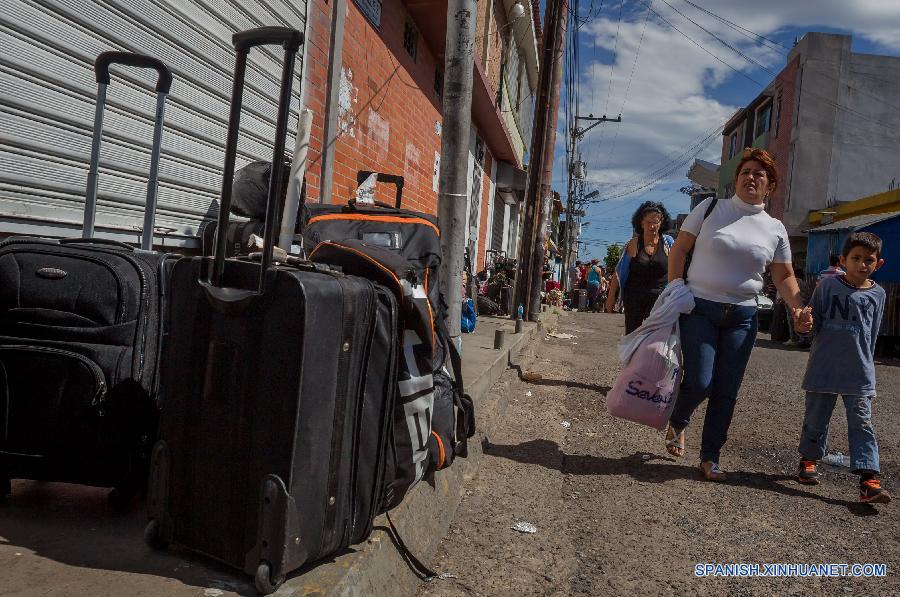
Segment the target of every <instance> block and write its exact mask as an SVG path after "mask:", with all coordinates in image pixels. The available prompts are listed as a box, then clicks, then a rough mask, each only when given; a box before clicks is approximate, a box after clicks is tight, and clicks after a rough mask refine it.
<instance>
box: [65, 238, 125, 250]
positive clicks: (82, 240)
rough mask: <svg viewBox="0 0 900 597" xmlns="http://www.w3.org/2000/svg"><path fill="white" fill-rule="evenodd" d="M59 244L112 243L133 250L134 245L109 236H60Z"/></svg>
mask: <svg viewBox="0 0 900 597" xmlns="http://www.w3.org/2000/svg"><path fill="white" fill-rule="evenodd" d="M59 244H61V245H112V246H114V247H117V248H120V249H128V250H129V251H134V247H132V246H131V245H129V244H128V243H123V242H122V241H118V240H113V239H111V238H61V239H59Z"/></svg>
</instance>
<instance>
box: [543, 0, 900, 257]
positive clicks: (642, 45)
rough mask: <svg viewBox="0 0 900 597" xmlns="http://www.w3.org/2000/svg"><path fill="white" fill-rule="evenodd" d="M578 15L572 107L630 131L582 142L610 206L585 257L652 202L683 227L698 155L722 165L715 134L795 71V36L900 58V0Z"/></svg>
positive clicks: (796, 1)
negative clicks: (837, 36) (835, 39)
mask: <svg viewBox="0 0 900 597" xmlns="http://www.w3.org/2000/svg"><path fill="white" fill-rule="evenodd" d="M541 4H542V7H541V8H542V14H544V13H543V10H544V6H543V5H544V2H543V1H542V2H541ZM692 4H693V5H692ZM694 5H695V6H694ZM576 6H577V10H578V16H579V19H578V23H577V25H578V30H577V31H578V35H577V39H578V60H577V63H575V62H573V63H572V64H577V73H578V93H577V97H578V104H577V109H575V107H574V102H572V104H571V105H573V108H572V110H573V111H574V112H575V113H577V114H578V115H579V116H587V115H589V114H593V115H594V116H601V115H603V114H605V115H607V116H609V117H616V116H618V115H619V114H621V115H622V122H621V123H602V124H600V125H598V126H597V127H595V128H593V129H592V130H590V131H588V132H587V133H585V135H584V137H583V138H582V140H581V141H580V142H579V146H578V148H579V151H580V152H581V156H582V160H583V161H584V162H586V164H587V189H588V190H594V189H596V190H599V191H600V195H599V197H598V198H603V199H604V200H603V201H600V202H598V203H595V204H591V205H589V206H588V207H587V210H586V211H587V213H586V215H585V217H584V218H583V222H585V226H584V228H583V230H582V235H581V240H583V241H585V243H586V244H585V245H584V249H583V250H582V253H581V255H582V256H586V257H599V258H602V257H603V256H604V255H605V254H606V249H607V245H608V244H610V243H616V242H618V243H621V242H624V241H626V240H628V238H629V237H630V236H631V228H630V219H631V214H632V213H633V212H634V210H635V208H636V207H637V206H638V205H640V203H641V202H642V201H646V200H648V199H652V200H654V201H661V202H663V203H664V204H665V205H666V207H667V208H668V210H669V212H670V213H671V214H672V217H673V218H675V217H676V215H677V214H679V213H685V212H687V211H688V208H689V203H690V199H689V197H688V196H687V195H685V194H682V193H681V192H679V188H681V187H683V186H686V185H688V184H689V181H688V179H687V177H686V173H687V171H688V168H689V167H690V166H691V164H693V158H694V157H698V158H700V159H705V160H708V161H711V162H713V163H719V161H720V156H721V151H722V136H721V134H719V133H716V129H717V128H718V127H720V126H721V125H723V124H724V123H725V122H726V121H727V120H728V119H729V118H730V117H731V116H732V115H733V114H734V113H735V112H736V111H737V110H738V109H739V108H741V107H743V106H745V105H746V104H748V103H749V102H750V101H752V100H753V99H754V98H755V97H756V96H757V95H759V93H760V92H761V91H762V90H763V89H764V88H765V86H766V85H768V83H769V82H771V80H772V79H773V78H774V75H773V74H772V73H776V74H777V73H778V72H779V71H780V70H781V69H782V68H784V66H785V64H786V59H787V53H788V52H789V51H790V48H791V47H792V46H793V44H794V41H795V39H800V38H801V37H803V35H804V34H805V33H807V32H808V31H822V32H829V33H842V34H848V35H851V36H852V46H851V47H852V51H854V52H859V53H865V54H884V55H891V56H900V0H755V1H754V2H737V1H734V0H652V1H651V0H624V1H620V0H578V4H577V5H576V4H575V0H570V8H573V9H574V8H575V7H576ZM648 6H649V10H648ZM701 8H702V9H706V11H709V12H711V13H713V15H717V16H718V17H721V18H722V19H725V20H727V21H730V22H731V23H733V24H734V25H736V27H733V26H730V25H728V24H726V23H725V22H723V20H720V19H717V18H715V16H713V15H710V14H708V13H706V12H703V10H701ZM677 11H680V13H682V14H679V12H677ZM689 19H690V20H689ZM691 20H693V21H695V22H696V23H693V22H691ZM666 21H667V22H666ZM575 24H576V23H574V22H573V19H572V17H571V16H570V20H569V25H570V26H574V25H575ZM701 27H702V28H705V29H706V30H708V32H707V31H704V30H703V29H702V28H701ZM675 28H677V29H678V30H680V31H681V33H679V32H678V31H676V30H675ZM753 34H759V35H761V36H764V37H766V38H768V39H769V40H771V42H763V41H761V40H759V38H757V37H755V36H754V35H753ZM714 35H715V36H717V37H719V38H721V39H722V40H723V41H725V42H727V43H728V44H730V45H731V46H733V47H734V48H736V50H738V51H740V52H741V53H743V54H744V55H745V56H746V57H747V58H744V57H742V56H741V55H739V54H738V53H737V52H736V51H735V50H733V49H730V48H728V47H727V46H726V45H724V44H723V43H722V42H720V41H718V40H717V39H715V37H714ZM688 37H689V38H691V39H692V40H693V41H691V40H689V39H688ZM750 59H752V60H753V61H755V62H756V63H758V64H754V63H753V62H751V60H750ZM760 65H762V66H760ZM767 71H769V72H767ZM572 90H574V86H572ZM567 97H568V98H570V99H571V98H573V97H574V94H570V93H569V89H568V88H567V87H566V86H565V85H564V86H563V88H562V89H561V97H560V114H559V121H558V129H557V138H556V139H557V142H556V147H555V150H554V160H555V167H554V173H553V188H554V190H556V191H559V192H560V194H561V195H562V196H563V197H565V195H566V167H565V155H566V151H565V143H566V105H567ZM898 109H900V108H898ZM898 120H900V114H898ZM588 124H589V123H586V122H581V123H580V126H582V127H585V126H587V125H588ZM711 133H713V134H712V135H711V136H710V134H711ZM704 139H705V141H704ZM630 191H633V192H630Z"/></svg>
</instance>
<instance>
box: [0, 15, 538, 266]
mask: <svg viewBox="0 0 900 597" xmlns="http://www.w3.org/2000/svg"><path fill="white" fill-rule="evenodd" d="M338 6H340V7H343V8H342V10H336V8H337V7H338ZM477 7H478V14H477V15H476V24H477V31H476V43H475V53H476V58H475V64H474V71H475V72H474V85H473V93H472V129H471V134H470V139H471V140H470V151H469V157H468V164H467V168H468V180H469V181H470V182H469V192H468V195H469V198H468V201H467V210H468V222H469V227H468V231H467V243H468V246H469V248H470V252H471V254H472V255H473V259H472V261H473V267H474V268H475V269H476V270H477V269H480V268H481V267H483V266H484V263H485V260H486V259H487V257H488V255H489V249H491V248H494V249H495V250H498V251H499V250H503V251H507V252H509V253H512V254H514V253H515V248H516V240H515V239H517V238H518V212H519V211H520V210H519V203H520V201H521V199H522V197H523V194H524V175H523V166H524V162H525V161H526V147H527V145H528V143H529V142H530V132H531V114H532V111H533V108H532V106H533V105H534V98H533V91H534V88H535V86H536V85H537V68H538V65H537V57H538V50H537V46H538V43H539V39H540V27H539V16H538V8H537V4H536V3H532V2H530V1H529V0H515V1H513V0H510V1H507V0H480V1H479V2H478V4H477ZM267 25H285V26H290V27H294V28H296V29H299V30H301V31H304V33H305V43H304V46H303V49H302V53H301V54H299V55H298V57H297V63H296V68H295V75H294V85H293V94H292V102H291V114H290V117H289V131H288V140H287V147H286V151H287V152H288V153H293V149H294V138H295V135H296V127H297V122H298V114H299V110H300V109H301V108H303V107H307V108H309V109H310V110H312V112H313V122H312V129H311V139H310V146H309V153H308V167H307V169H306V182H307V185H306V193H307V194H306V197H307V201H320V200H322V201H327V202H335V203H340V202H344V201H347V200H348V199H350V198H352V197H354V196H355V193H356V187H357V172H359V171H362V170H369V171H375V172H384V173H388V174H399V175H402V176H403V177H404V182H405V184H404V192H403V206H404V207H407V208H410V209H415V210H420V211H424V212H428V213H433V214H436V213H437V196H438V186H437V184H438V173H439V170H440V151H441V132H442V125H443V119H442V115H441V108H442V93H443V66H444V52H445V46H446V34H447V2H446V1H441V0H437V1H432V0H344V1H341V2H339V1H338V0H328V1H326V0H241V1H238V0H216V1H215V2H199V1H196V0H193V1H187V2H175V1H173V0H161V1H160V2H154V3H152V4H148V5H147V6H146V7H144V9H140V8H139V7H136V5H135V3H134V2H131V1H129V0H111V1H104V2H101V1H100V0H82V1H78V2H76V1H74V0H62V1H60V2H54V3H52V5H51V6H50V7H49V8H48V7H45V6H43V3H37V2H34V1H32V0H13V1H12V4H11V6H10V7H9V8H8V10H6V9H5V12H4V19H3V20H2V22H0V43H2V45H3V47H4V52H2V56H0V64H2V65H3V68H2V69H0V81H2V84H0V119H2V120H0V122H2V133H0V237H2V236H4V235H9V234H40V235H46V236H53V237H62V236H78V235H79V233H80V230H81V224H82V219H83V213H82V212H83V206H84V196H85V185H86V180H87V170H88V163H89V159H90V149H91V133H92V125H93V117H94V103H95V97H96V93H97V85H96V82H95V79H94V73H93V62H94V59H95V58H96V56H97V55H98V54H99V53H101V52H103V51H106V50H127V51H135V52H142V53H146V54H149V55H152V56H156V57H158V58H160V59H161V60H162V61H163V62H164V63H166V64H167V65H168V66H169V68H171V69H172V72H173V75H174V82H173V84H172V91H171V94H170V96H169V98H168V101H167V103H166V112H165V114H166V125H165V130H164V132H163V137H162V138H163V141H162V152H161V159H160V167H159V206H158V210H157V217H156V230H155V243H156V244H157V246H164V247H168V248H176V249H179V250H187V251H190V250H196V249H198V248H199V239H198V237H197V233H198V228H199V225H200V224H201V223H202V222H203V221H205V220H210V219H214V218H215V217H216V215H217V211H218V202H217V199H218V197H219V194H220V191H221V182H222V166H223V164H224V145H225V139H226V129H227V122H228V116H229V104H230V99H231V98H230V94H231V88H232V74H233V70H234V48H233V47H232V44H231V36H232V34H233V33H234V32H236V31H241V30H245V29H251V28H255V27H262V26H267ZM333 32H334V34H335V44H334V46H332V43H331V41H332V33H333ZM334 50H337V51H334ZM282 57H283V53H282V52H281V51H280V50H279V49H278V48H274V47H268V48H259V49H254V50H253V51H251V52H250V57H249V61H248V67H247V78H246V80H247V85H246V88H245V91H244V96H243V112H242V117H241V135H240V138H239V141H238V155H237V163H236V167H238V168H239V167H241V166H243V165H245V164H246V163H248V162H251V161H254V160H270V159H271V157H272V147H273V144H274V130H275V115H276V114H275V113H276V109H275V102H276V101H277V97H278V87H279V79H280V74H281V63H282ZM332 75H333V76H332ZM154 82H155V79H153V75H152V74H151V73H148V72H144V71H142V70H140V69H128V68H125V69H119V68H114V73H113V82H112V84H111V85H110V86H109V92H108V110H107V113H106V116H105V122H104V133H103V138H104V144H103V147H102V151H101V161H100V164H101V168H100V182H99V192H98V213H97V226H96V234H97V235H98V236H100V237H106V238H114V239H117V240H121V241H125V242H137V241H138V240H139V239H140V236H141V231H142V230H141V229H142V224H143V218H142V211H143V205H144V202H145V198H146V190H145V186H146V172H147V168H148V166H149V153H150V151H149V149H150V148H149V145H150V140H151V132H152V127H153V116H154V108H155V101H154V100H155V97H154V92H153V83H154ZM332 82H334V84H333V85H332ZM332 118H333V122H334V126H332V123H331V119H332ZM326 119H328V121H326ZM329 152H330V153H329ZM326 158H327V159H326ZM329 189H330V190H329ZM323 190H324V191H325V192H323ZM326 194H327V196H325V195H326ZM376 198H378V199H383V200H386V201H392V200H393V190H392V189H378V190H377V195H376Z"/></svg>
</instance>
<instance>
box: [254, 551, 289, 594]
mask: <svg viewBox="0 0 900 597" xmlns="http://www.w3.org/2000/svg"><path fill="white" fill-rule="evenodd" d="M255 580H256V590H257V591H259V592H260V593H262V594H263V595H268V594H269V593H274V592H275V591H276V590H277V589H278V587H280V586H281V584H282V583H283V582H284V575H281V576H279V577H278V578H276V579H274V580H273V579H272V577H271V576H270V574H269V563H268V562H267V561H265V560H263V561H261V562H260V563H259V567H257V568H256V577H255Z"/></svg>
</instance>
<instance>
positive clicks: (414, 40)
mask: <svg viewBox="0 0 900 597" xmlns="http://www.w3.org/2000/svg"><path fill="white" fill-rule="evenodd" d="M418 46H419V31H418V30H417V29H416V26H415V25H414V24H413V22H412V21H409V20H407V21H406V26H405V27H404V28H403V47H404V48H405V49H406V53H407V54H409V55H410V56H411V57H412V59H413V61H415V59H416V53H417V51H418Z"/></svg>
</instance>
